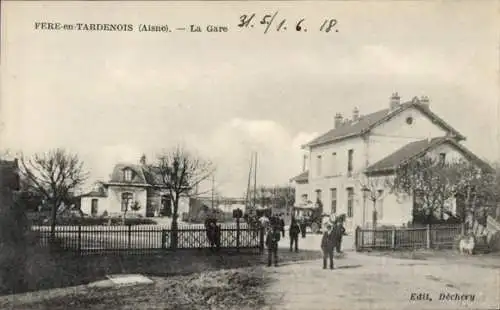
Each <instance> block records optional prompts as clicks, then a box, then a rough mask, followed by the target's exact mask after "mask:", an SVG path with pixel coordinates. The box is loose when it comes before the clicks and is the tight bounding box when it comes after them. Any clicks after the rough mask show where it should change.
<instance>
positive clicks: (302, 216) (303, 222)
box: [299, 213, 307, 238]
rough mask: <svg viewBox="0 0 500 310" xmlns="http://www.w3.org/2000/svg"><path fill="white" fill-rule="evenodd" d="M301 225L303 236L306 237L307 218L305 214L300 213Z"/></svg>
mask: <svg viewBox="0 0 500 310" xmlns="http://www.w3.org/2000/svg"><path fill="white" fill-rule="evenodd" d="M299 225H300V232H301V233H302V238H305V237H306V229H307V227H306V219H305V218H304V214H302V213H301V214H300V215H299Z"/></svg>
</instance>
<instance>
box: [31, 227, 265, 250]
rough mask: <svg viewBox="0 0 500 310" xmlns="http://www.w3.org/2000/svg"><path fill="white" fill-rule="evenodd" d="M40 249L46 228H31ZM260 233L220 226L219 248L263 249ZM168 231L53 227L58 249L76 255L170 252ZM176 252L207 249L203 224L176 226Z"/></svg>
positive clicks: (46, 236)
mask: <svg viewBox="0 0 500 310" xmlns="http://www.w3.org/2000/svg"><path fill="white" fill-rule="evenodd" d="M32 230H33V231H36V232H39V236H40V243H41V245H42V246H49V244H50V238H51V236H50V227H46V226H34V227H32ZM262 233H263V231H261V229H259V228H252V227H249V226H247V225H246V224H242V225H241V227H240V226H237V225H232V224H231V225H224V226H222V227H221V229H220V248H221V249H235V250H240V249H251V250H257V251H261V250H262V249H263V239H264V238H263V235H262ZM171 234H172V229H171V228H170V227H168V226H159V225H137V226H133V225H127V226H56V232H55V236H56V240H57V243H58V245H59V248H61V249H63V250H66V251H76V252H78V253H80V254H88V253H106V252H118V251H129V252H138V253H145V252H148V251H161V250H172V249H173V248H172V245H171ZM177 237H178V238H177V240H178V241H177V248H176V249H203V248H209V247H210V242H209V240H208V237H207V231H206V229H205V227H204V226H203V225H189V226H179V229H178V232H177Z"/></svg>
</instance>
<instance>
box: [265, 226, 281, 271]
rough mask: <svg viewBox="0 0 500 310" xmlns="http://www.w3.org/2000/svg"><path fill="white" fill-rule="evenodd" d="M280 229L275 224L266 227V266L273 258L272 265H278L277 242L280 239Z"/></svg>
mask: <svg viewBox="0 0 500 310" xmlns="http://www.w3.org/2000/svg"><path fill="white" fill-rule="evenodd" d="M280 237H281V234H280V231H279V229H278V227H277V226H276V225H274V226H270V227H268V230H267V234H266V246H267V266H269V267H270V266H271V265H272V262H273V258H274V266H275V267H276V266H278V242H279V241H280Z"/></svg>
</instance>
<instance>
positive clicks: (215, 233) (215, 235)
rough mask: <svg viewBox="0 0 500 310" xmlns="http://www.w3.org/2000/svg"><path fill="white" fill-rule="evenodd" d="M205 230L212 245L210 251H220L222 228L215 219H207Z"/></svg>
mask: <svg viewBox="0 0 500 310" xmlns="http://www.w3.org/2000/svg"><path fill="white" fill-rule="evenodd" d="M205 229H206V232H207V239H208V242H209V243H210V250H212V251H213V250H214V249H215V250H217V251H218V250H219V249H220V226H219V225H217V221H216V220H215V219H207V220H206V221H205Z"/></svg>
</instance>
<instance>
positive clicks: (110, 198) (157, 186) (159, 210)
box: [81, 164, 189, 217]
mask: <svg viewBox="0 0 500 310" xmlns="http://www.w3.org/2000/svg"><path fill="white" fill-rule="evenodd" d="M159 179H160V178H159V175H157V174H155V173H154V172H151V171H150V170H149V169H147V168H146V167H145V166H144V165H136V164H117V165H116V166H115V167H114V169H113V172H112V174H111V177H110V180H109V181H107V182H97V183H96V185H95V187H94V189H93V190H92V191H90V192H88V193H86V194H83V195H82V196H81V210H82V212H83V213H85V214H88V215H91V216H98V215H102V214H103V213H104V212H106V213H108V214H109V215H123V214H124V213H127V214H136V215H140V216H145V217H158V216H166V217H171V216H172V213H173V197H171V196H170V192H169V189H168V188H167V187H166V186H165V185H163V184H161V182H159V181H158V180H159ZM134 206H137V207H138V210H133V209H134ZM178 208H179V209H178V210H177V211H178V215H179V216H181V215H182V214H183V213H185V212H188V211H189V197H187V196H184V197H180V200H179V206H178Z"/></svg>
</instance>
